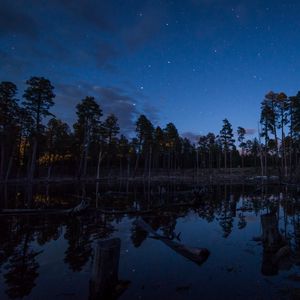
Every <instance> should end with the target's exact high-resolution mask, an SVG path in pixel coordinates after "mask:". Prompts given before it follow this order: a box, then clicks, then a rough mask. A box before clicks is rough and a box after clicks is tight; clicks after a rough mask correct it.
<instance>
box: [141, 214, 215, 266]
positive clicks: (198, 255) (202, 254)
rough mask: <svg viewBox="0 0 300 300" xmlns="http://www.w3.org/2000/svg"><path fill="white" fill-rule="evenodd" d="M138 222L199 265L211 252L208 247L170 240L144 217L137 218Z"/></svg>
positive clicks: (156, 237)
mask: <svg viewBox="0 0 300 300" xmlns="http://www.w3.org/2000/svg"><path fill="white" fill-rule="evenodd" d="M136 224H137V225H138V226H140V227H141V228H142V229H144V230H145V231H147V232H148V233H151V234H152V235H153V238H155V239H158V240H160V241H162V242H163V243H164V244H166V245H167V246H168V247H170V248H171V249H172V250H174V251H175V252H177V253H178V254H180V255H182V256H184V257H186V258H187V259H189V260H192V261H193V262H195V263H197V264H198V265H201V264H202V263H204V262H205V261H206V260H207V258H208V256H209V254H210V252H209V250H208V249H206V248H198V247H188V246H185V245H183V244H180V243H177V242H174V241H173V240H170V239H169V238H167V237H164V236H162V235H160V234H158V233H157V232H156V231H154V230H153V229H152V228H151V226H150V225H149V224H147V223H146V222H145V221H143V220H142V219H139V220H137V221H136Z"/></svg>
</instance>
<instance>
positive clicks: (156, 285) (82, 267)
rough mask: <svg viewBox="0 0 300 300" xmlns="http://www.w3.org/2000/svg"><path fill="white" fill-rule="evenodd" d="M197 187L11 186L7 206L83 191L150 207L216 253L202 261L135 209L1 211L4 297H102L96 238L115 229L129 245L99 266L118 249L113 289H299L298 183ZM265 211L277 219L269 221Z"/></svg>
mask: <svg viewBox="0 0 300 300" xmlns="http://www.w3.org/2000/svg"><path fill="white" fill-rule="evenodd" d="M194 190H195V187H193V186H183V185H176V184H174V183H169V184H162V185H160V186H159V185H158V184H156V185H153V186H152V187H151V186H149V185H147V184H145V185H142V184H141V185H134V186H130V185H128V184H120V185H117V186H115V185H110V186H109V185H107V184H101V188H99V189H98V192H99V193H100V198H99V199H98V201H97V203H96V200H95V199H96V195H95V191H96V186H95V185H91V184H90V185H86V186H83V185H78V184H76V185H67V186H61V185H53V186H37V187H31V188H28V187H26V188H25V187H23V186H18V187H15V186H8V187H4V186H2V187H1V207H2V208H45V209H46V208H68V207H72V206H74V205H76V204H78V202H80V199H81V197H84V198H90V199H91V203H90V204H91V206H92V207H95V206H97V207H98V208H99V209H102V210H105V211H108V210H111V209H112V208H114V209H118V212H120V211H121V210H124V211H127V212H129V211H131V210H136V209H138V210H143V211H146V212H147V213H146V214H144V215H143V220H145V221H146V222H147V223H149V224H150V226H151V227H152V228H153V229H154V230H156V231H157V232H158V233H160V234H162V235H164V236H168V237H169V238H170V239H172V238H175V237H176V236H178V235H179V239H180V240H176V238H175V239H174V240H175V241H177V242H179V243H182V244H184V245H188V246H197V247H205V248H207V249H208V250H209V251H210V256H209V257H208V259H207V260H206V261H205V262H204V263H203V264H201V265H198V264H196V263H195V262H193V261H191V260H189V259H187V258H185V257H184V256H182V255H180V254H178V253H177V252H175V251H174V250H173V249H171V248H170V247H168V246H167V245H166V244H165V243H163V242H162V241H160V240H157V239H154V238H152V237H151V235H150V236H149V234H148V233H147V232H145V231H144V230H142V229H141V228H140V227H138V226H137V225H136V223H135V221H136V219H138V218H140V216H137V215H132V214H119V213H118V214H103V213H101V212H88V213H86V214H83V215H81V216H67V215H64V214H51V215H49V214H42V213H39V214H35V215H21V216H20V215H18V216H17V215H15V216H3V215H2V216H0V278H1V279H0V299H16V298H23V299H89V298H90V299H93V297H94V294H93V292H94V290H93V288H92V284H91V281H92V280H93V275H92V274H93V272H92V270H93V268H95V264H96V265H97V262H96V261H95V260H96V259H95V253H96V249H97V244H98V243H99V241H106V240H108V239H111V238H119V239H120V240H121V248H120V252H118V251H115V252H114V254H113V257H111V258H109V259H107V260H106V263H104V265H103V263H102V265H101V264H100V265H99V262H98V267H97V266H96V269H97V270H98V272H99V274H102V275H103V274H105V272H107V270H106V269H107V265H109V264H110V263H111V262H113V261H118V259H119V265H118V266H117V270H116V268H114V270H115V271H116V272H117V274H116V276H117V277H118V278H117V280H119V281H118V282H117V284H116V286H115V288H114V289H113V291H112V294H113V295H112V297H111V299H117V298H118V299H299V297H300V285H299V282H300V270H299V265H300V199H299V198H300V197H298V194H297V192H296V191H288V190H285V189H282V188H279V187H272V186H269V187H264V188H262V189H261V188H258V187H252V186H229V185H228V186H211V187H208V188H207V190H206V192H205V195H204V196H201V197H199V196H198V192H197V191H196V192H195V191H194ZM107 191H109V192H107ZM194 200H195V201H194ZM192 202H193V204H192ZM184 203H190V205H183V204H184ZM261 216H267V217H269V219H268V220H269V221H267V223H266V224H263V225H262V224H261ZM263 218H264V217H263ZM263 231H264V234H265V237H266V240H265V241H264V242H263V241H262V239H261V237H262V234H263ZM179 233H180V234H179ZM287 246H288V247H287ZM287 249H289V251H288V250H287ZM280 251H281V252H280ZM112 269H113V267H112ZM102 288H104V289H105V286H103V285H102ZM96 299H110V298H109V296H105V297H102V298H99V297H98V298H96Z"/></svg>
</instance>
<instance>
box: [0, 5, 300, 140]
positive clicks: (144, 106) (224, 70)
mask: <svg viewBox="0 0 300 300" xmlns="http://www.w3.org/2000/svg"><path fill="white" fill-rule="evenodd" d="M0 1H1V9H0V39H1V48H0V64H1V69H0V80H1V81H2V80H11V81H14V82H15V83H16V84H18V86H19V89H20V90H21V91H22V89H23V88H24V82H25V81H26V79H28V78H29V77H30V76H33V75H35V76H45V77H47V78H49V79H50V80H51V82H52V83H53V85H54V86H55V92H56V94H57V98H56V106H55V108H54V111H55V113H56V115H57V116H58V117H60V118H62V119H64V120H66V121H68V122H69V123H72V122H73V121H74V119H75V105H76V104H77V103H78V101H79V100H80V99H82V98H83V97H84V96H86V95H92V96H95V97H96V99H97V100H99V103H100V104H101V106H102V108H103V110H104V112H105V113H110V112H114V113H115V114H116V115H117V116H118V117H119V119H120V124H121V126H122V127H123V128H126V130H127V131H128V130H130V129H131V128H132V120H134V118H136V116H137V114H139V113H145V114H146V115H147V116H149V118H151V119H152V120H153V122H154V123H155V124H156V125H157V124H159V125H161V126H164V125H165V124H166V123H168V122H170V121H171V122H174V123H175V125H176V126H177V127H178V129H179V131H180V132H181V133H190V135H192V134H199V133H200V134H201V133H202V134H204V133H207V132H208V131H213V132H218V131H219V130H220V128H221V125H222V119H224V118H225V117H227V118H228V119H229V120H230V121H231V122H232V124H233V125H234V127H235V128H236V127H237V126H243V127H245V128H248V129H255V128H257V122H258V120H259V109H260V102H261V100H262V98H263V96H264V95H265V94H266V93H267V92H268V91H269V90H274V91H285V92H286V93H287V94H288V95H292V94H295V93H296V92H297V91H298V89H300V81H299V78H300V2H299V1H256V0H248V1H245V0H242V1H229V0H182V1H180V0H178V1H167V0H162V1H155V0H153V1H142V0H136V1H133V0H122V1H121V0H118V1H117V0H108V1H101V0H98V1H80V0H72V1H71V0H51V1H50V0H49V1H43V0H36V1H34V0H26V1H25V0H24V1H21V0H19V1H18V0H15V1H11V0H10V1H6V0H4V1H3V0H0Z"/></svg>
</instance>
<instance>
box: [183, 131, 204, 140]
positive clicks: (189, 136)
mask: <svg viewBox="0 0 300 300" xmlns="http://www.w3.org/2000/svg"><path fill="white" fill-rule="evenodd" d="M181 136H182V137H183V138H187V139H189V140H190V141H191V142H192V143H197V142H198V141H199V138H200V134H196V133H194V132H191V131H186V132H183V133H181Z"/></svg>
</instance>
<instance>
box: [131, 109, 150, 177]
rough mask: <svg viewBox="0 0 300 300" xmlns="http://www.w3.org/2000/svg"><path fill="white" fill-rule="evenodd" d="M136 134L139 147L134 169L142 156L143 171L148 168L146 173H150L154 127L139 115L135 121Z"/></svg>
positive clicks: (143, 116) (144, 117)
mask: <svg viewBox="0 0 300 300" xmlns="http://www.w3.org/2000/svg"><path fill="white" fill-rule="evenodd" d="M136 133H137V138H138V141H139V147H138V155H137V160H136V167H135V169H137V167H138V165H139V158H140V157H141V155H142V156H143V158H144V171H146V170H147V166H148V171H149V172H150V168H151V155H152V144H153V134H154V127H153V125H152V123H151V121H150V120H149V119H147V117H146V116H145V115H141V116H140V117H139V118H138V119H137V121H136Z"/></svg>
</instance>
